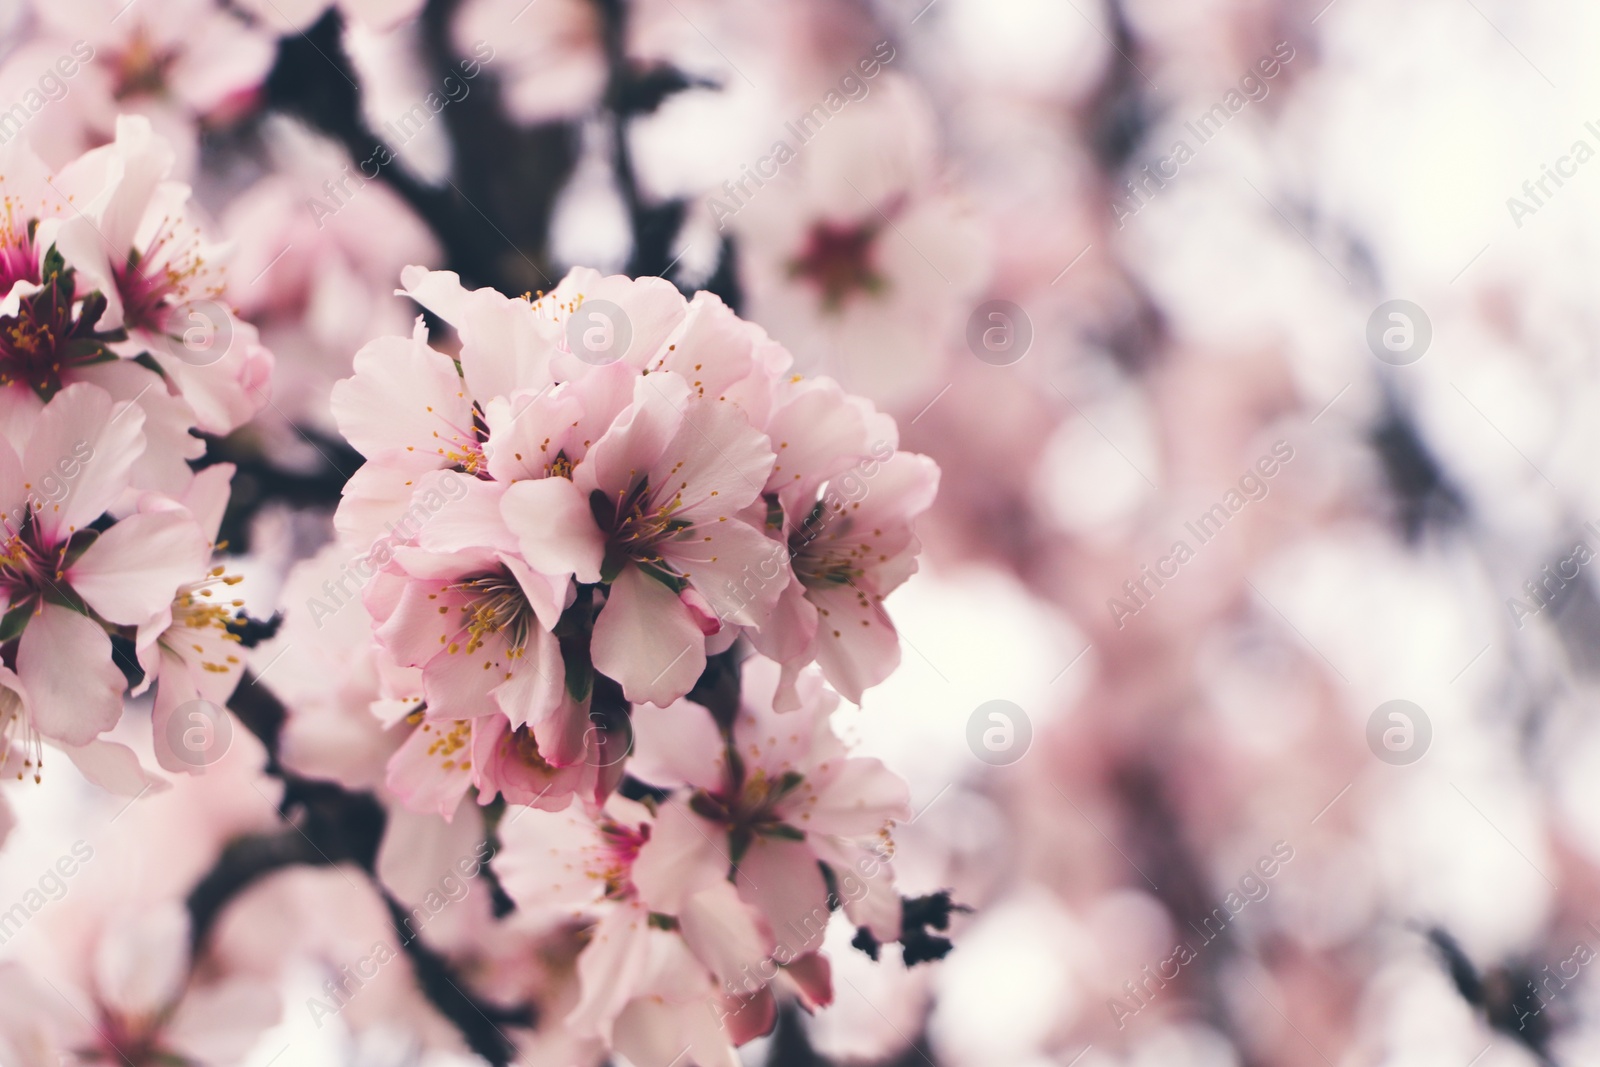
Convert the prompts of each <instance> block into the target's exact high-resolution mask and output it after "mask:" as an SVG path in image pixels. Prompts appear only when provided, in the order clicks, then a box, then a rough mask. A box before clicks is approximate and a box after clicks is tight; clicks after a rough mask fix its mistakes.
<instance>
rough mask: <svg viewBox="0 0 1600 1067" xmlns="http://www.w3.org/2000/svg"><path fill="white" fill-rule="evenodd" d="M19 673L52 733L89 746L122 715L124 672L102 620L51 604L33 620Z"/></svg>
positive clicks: (39, 719)
mask: <svg viewBox="0 0 1600 1067" xmlns="http://www.w3.org/2000/svg"><path fill="white" fill-rule="evenodd" d="M17 676H18V677H19V678H20V679H21V680H22V685H23V688H24V689H26V690H27V693H28V698H29V701H30V702H31V704H32V706H33V721H34V725H35V726H36V727H38V729H39V732H40V733H42V734H44V735H45V736H46V737H50V738H54V739H55V740H57V741H63V742H65V743H67V744H69V745H87V744H88V743H89V742H90V741H93V740H94V739H95V737H97V736H98V735H99V734H101V733H104V732H105V731H106V730H109V729H111V728H112V727H113V726H115V725H116V724H117V720H118V719H119V718H121V717H122V690H123V687H124V685H125V682H124V680H123V677H122V672H121V671H120V670H118V669H117V665H116V664H115V663H113V662H112V660H111V639H110V638H109V637H107V636H106V632H105V631H104V630H102V629H101V628H100V624H99V623H97V622H95V621H94V620H93V619H90V618H88V617H87V616H84V615H79V614H78V613H77V612H76V611H73V610H71V609H70V608H63V607H59V606H57V605H55V604H45V605H43V606H42V607H41V608H40V609H39V613H38V614H36V615H34V616H33V618H31V619H29V620H28V626H27V629H25V630H23V631H22V640H21V642H20V644H19V645H18V648H17Z"/></svg>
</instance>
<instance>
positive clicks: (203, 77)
mask: <svg viewBox="0 0 1600 1067" xmlns="http://www.w3.org/2000/svg"><path fill="white" fill-rule="evenodd" d="M32 7H33V10H34V13H35V15H36V17H37V18H38V19H39V21H40V23H41V26H42V30H43V33H42V34H41V38H42V40H43V41H45V42H48V43H49V47H50V48H51V49H52V52H51V54H52V55H61V54H65V53H71V54H75V55H78V56H79V57H82V56H83V55H84V54H85V52H86V51H87V54H88V57H89V61H88V62H85V64H84V66H83V69H81V70H79V71H78V72H77V73H76V74H75V75H74V76H73V79H72V91H71V92H70V93H68V94H66V96H65V97H64V98H63V100H62V101H60V102H59V103H58V104H57V105H56V107H55V108H54V112H53V114H52V117H51V123H52V124H60V125H64V126H67V127H71V126H78V127H81V129H82V133H81V134H80V137H81V138H82V143H81V144H80V145H77V146H75V147H76V148H78V149H79V150H81V149H82V148H86V147H88V146H90V145H92V144H98V143H101V142H103V141H105V140H108V139H109V138H110V136H111V135H112V133H113V130H114V126H115V124H116V122H117V121H119V118H120V116H123V115H129V114H137V115H141V116H143V117H144V118H146V119H148V120H149V121H150V122H151V124H152V125H153V126H154V128H156V129H157V130H159V131H160V132H161V134H162V136H163V137H164V138H166V139H167V140H168V141H169V142H170V143H171V144H172V145H173V147H174V149H175V150H176V152H177V159H178V169H179V172H180V173H183V174H190V173H192V172H193V171H194V169H195V163H196V160H197V157H198V155H199V145H198V138H197V134H198V132H199V130H198V123H199V121H201V120H205V121H209V122H213V123H221V122H226V121H228V120H231V119H234V118H237V117H238V116H239V115H240V114H242V113H244V112H245V111H247V110H248V109H250V108H251V107H252V106H254V104H255V101H256V97H257V94H258V92H259V90H260V87H261V83H262V81H263V80H264V79H265V78H266V75H267V72H268V71H269V70H270V69H271V67H272V61H273V56H274V49H273V42H272V39H271V38H270V37H269V36H268V35H267V34H264V33H262V32H261V31H260V30H259V29H257V28H255V27H253V26H250V25H249V24H247V23H246V22H245V21H244V20H243V19H241V18H239V16H238V15H237V14H236V13H234V12H233V11H231V10H229V9H228V8H227V7H225V6H223V5H220V4H217V3H215V2H213V0H153V2H150V3H146V2H145V0H139V2H138V3H137V4H125V3H124V2H123V0H64V2H61V3H57V2H54V0H33V2H32ZM79 41H81V42H83V45H84V46H87V47H86V48H85V47H82V46H80V47H77V48H74V44H75V42H79ZM51 162H52V163H56V162H64V161H58V160H54V159H52V160H51Z"/></svg>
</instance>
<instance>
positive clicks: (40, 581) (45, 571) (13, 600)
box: [0, 513, 67, 610]
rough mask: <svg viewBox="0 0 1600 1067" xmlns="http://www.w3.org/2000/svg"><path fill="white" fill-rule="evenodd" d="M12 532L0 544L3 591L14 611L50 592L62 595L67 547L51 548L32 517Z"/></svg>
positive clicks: (0, 572)
mask: <svg viewBox="0 0 1600 1067" xmlns="http://www.w3.org/2000/svg"><path fill="white" fill-rule="evenodd" d="M7 526H8V529H7V530H6V533H7V534H9V536H8V537H7V539H6V541H5V542H4V544H3V545H0V590H4V591H5V594H6V598H7V600H8V601H9V602H10V606H11V608H12V609H13V610H14V609H16V608H17V607H19V606H20V605H23V604H32V603H33V602H34V601H37V600H38V599H40V598H41V597H43V596H44V595H45V594H46V593H47V592H49V591H51V590H54V591H56V592H58V593H60V592H61V586H60V584H59V583H60V581H61V579H62V577H63V575H62V562H63V561H64V559H65V557H66V552H67V544H66V542H63V543H62V544H59V545H47V544H45V543H44V541H43V539H42V538H41V536H40V534H39V527H38V526H37V525H36V524H35V523H34V522H33V518H32V514H31V513H30V514H29V515H28V516H27V517H25V518H24V519H23V520H22V528H21V529H20V530H17V531H14V532H13V531H11V530H10V529H9V523H7Z"/></svg>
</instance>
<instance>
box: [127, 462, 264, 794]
mask: <svg viewBox="0 0 1600 1067" xmlns="http://www.w3.org/2000/svg"><path fill="white" fill-rule="evenodd" d="M233 473H234V468H233V465H232V464H227V463H222V464H218V465H216V466H214V467H207V468H206V469H205V470H202V471H200V472H199V473H198V474H197V475H195V479H194V481H193V482H192V483H191V484H190V486H189V489H188V492H187V493H186V494H185V495H184V497H183V498H182V499H181V500H179V501H171V500H169V499H167V498H165V497H162V496H160V495H159V494H155V493H149V494H146V495H145V498H144V500H143V501H142V502H141V511H144V512H157V513H159V512H164V511H170V510H175V509H181V511H182V512H183V513H186V514H188V515H189V516H190V517H191V518H192V519H193V521H194V522H195V524H196V525H197V526H198V527H199V528H200V530H201V531H202V532H203V533H204V534H205V537H206V548H207V550H208V552H210V551H214V550H215V549H216V548H217V547H218V546H217V530H218V527H220V526H221V524H222V513H223V509H224V508H225V507H226V506H227V503H228V488H229V482H230V481H231V479H232V478H233ZM201 567H203V568H205V569H204V570H203V572H200V571H198V569H197V572H196V574H195V577H193V578H191V579H190V580H189V581H186V582H184V583H183V584H182V585H180V586H179V587H178V591H177V594H176V595H175V596H174V597H173V598H172V603H171V604H170V605H169V606H168V608H167V610H166V611H164V612H161V613H159V614H157V615H156V616H154V617H152V618H151V619H150V620H149V621H148V622H146V623H145V624H144V625H142V626H140V627H139V630H138V634H137V636H136V638H135V642H134V648H135V651H136V652H137V654H138V657H139V666H140V667H141V668H142V669H143V670H144V674H145V676H144V680H143V681H142V682H141V683H140V684H139V685H138V686H136V687H135V688H134V689H133V691H132V695H134V696H138V695H139V694H140V693H142V692H143V691H144V690H145V689H147V688H148V687H149V686H150V685H151V684H152V683H156V698H155V707H154V709H153V711H152V715H151V724H152V726H153V727H154V731H155V732H154V737H155V750H156V760H157V761H158V762H159V763H160V764H161V766H162V767H163V768H164V769H166V770H169V771H179V772H188V773H193V772H195V771H197V770H200V769H201V767H200V766H198V765H196V764H195V762H194V760H192V759H185V758H183V757H182V756H180V755H179V754H177V753H175V752H174V751H173V750H172V746H171V740H172V739H171V736H170V734H171V732H170V731H169V729H168V724H169V723H170V722H171V721H172V716H173V714H174V713H175V712H177V711H178V710H179V709H180V708H182V707H183V706H184V705H185V704H188V703H190V702H191V701H195V700H204V701H207V702H208V703H210V704H211V705H213V706H215V707H218V708H221V707H224V706H226V704H227V701H228V698H229V697H230V696H232V694H233V690H234V688H235V687H237V686H238V684H239V677H240V674H241V672H242V671H243V668H244V660H243V657H242V656H241V654H240V652H241V649H240V647H239V646H240V638H239V635H238V634H237V633H235V632H234V631H233V629H231V628H230V626H231V624H233V623H234V622H236V621H237V619H238V617H239V616H238V612H239V609H240V608H242V607H244V601H243V600H240V599H238V598H234V597H230V596H228V595H227V594H228V590H229V589H230V588H232V587H233V586H235V585H237V584H238V583H239V582H240V581H241V580H242V579H241V578H240V576H238V575H230V574H227V573H225V571H226V568H225V567H223V566H220V565H219V566H212V565H210V564H209V563H206V562H204V557H202V559H201ZM219 593H221V594H222V595H221V596H219V595H218V594H219Z"/></svg>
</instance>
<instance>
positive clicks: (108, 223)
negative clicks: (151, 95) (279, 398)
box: [56, 116, 272, 458]
mask: <svg viewBox="0 0 1600 1067" xmlns="http://www.w3.org/2000/svg"><path fill="white" fill-rule="evenodd" d="M172 161H173V155H172V149H171V147H170V146H169V145H168V144H167V143H166V142H165V141H163V140H161V139H160V138H158V137H157V136H156V135H155V133H154V131H153V130H152V129H151V126H150V123H149V121H148V120H146V119H144V118H140V117H137V116H123V117H121V118H119V119H118V120H117V139H116V141H115V142H113V143H112V144H109V145H105V146H103V147H101V148H97V149H94V150H92V151H90V152H87V153H85V154H84V155H83V156H81V157H79V158H78V159H77V160H74V161H73V162H72V163H71V164H69V165H68V166H67V167H66V168H64V169H63V171H62V173H61V176H60V181H59V184H60V186H61V187H62V189H63V190H65V191H67V192H68V193H70V194H71V195H73V196H74V198H75V199H76V200H77V201H78V207H77V209H76V210H75V212H74V213H73V214H72V216H71V217H70V218H67V219H66V220H65V221H64V222H63V223H62V225H61V230H60V233H59V234H58V236H57V238H56V239H57V242H58V244H59V246H60V248H61V252H62V255H63V257H64V258H65V259H66V261H67V262H68V263H69V264H70V265H71V266H72V267H73V268H74V270H75V271H76V272H77V273H78V274H79V275H80V276H81V279H82V281H83V283H85V284H87V285H89V286H92V287H94V289H95V290H96V291H97V292H99V293H101V295H102V296H103V297H104V311H103V312H102V313H101V314H100V316H99V318H98V322H93V323H91V324H92V325H95V326H96V327H97V328H99V329H102V330H124V331H126V333H127V340H126V341H125V342H122V343H121V344H119V345H118V346H116V347H117V350H118V351H119V352H121V353H123V354H125V355H129V356H135V355H139V354H141V353H146V354H148V355H149V356H150V357H151V358H153V359H154V360H155V362H156V363H157V364H158V365H159V367H160V369H161V373H162V374H163V375H164V376H165V377H166V378H167V380H168V381H169V382H170V383H171V386H172V389H173V391H174V392H176V393H178V394H179V395H181V396H182V398H183V400H184V401H185V403H186V404H187V405H188V406H189V408H190V409H191V411H192V414H191V415H190V419H191V425H197V426H198V427H199V428H200V429H202V430H205V431H207V432H209V433H219V434H222V433H228V432H230V431H232V430H233V429H235V428H236V427H238V426H239V425H241V424H242V423H244V422H245V421H246V420H248V419H249V418H250V417H251V416H252V415H253V414H255V412H256V411H258V410H260V409H261V408H262V407H263V406H264V405H265V404H266V399H267V394H266V391H265V388H264V387H265V383H266V379H267V377H268V375H270V373H271V367H272V357H271V354H270V353H268V352H267V351H266V349H264V348H262V347H261V345H260V343H259V341H258V339H257V334H256V331H255V328H254V327H253V326H250V325H249V324H247V323H244V322H241V321H240V320H239V319H238V318H236V317H235V316H234V315H233V313H232V312H231V311H230V310H228V309H227V308H226V307H224V306H223V305H222V304H221V303H219V302H218V298H219V297H221V295H222V293H223V279H222V273H221V267H222V260H223V258H224V249H223V248H222V247H221V246H218V245H216V244H213V243H212V242H210V241H209V240H207V239H206V237H205V235H204V233H203V231H202V229H201V227H200V226H198V225H197V224H196V223H195V221H194V218H193V216H192V213H191V211H190V209H189V207H188V199H189V189H188V187H187V186H185V185H183V184H181V183H178V182H172V181H168V180H166V179H167V175H168V174H169V173H170V172H171V169H172ZM184 429H187V427H184ZM191 458H192V457H191Z"/></svg>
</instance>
